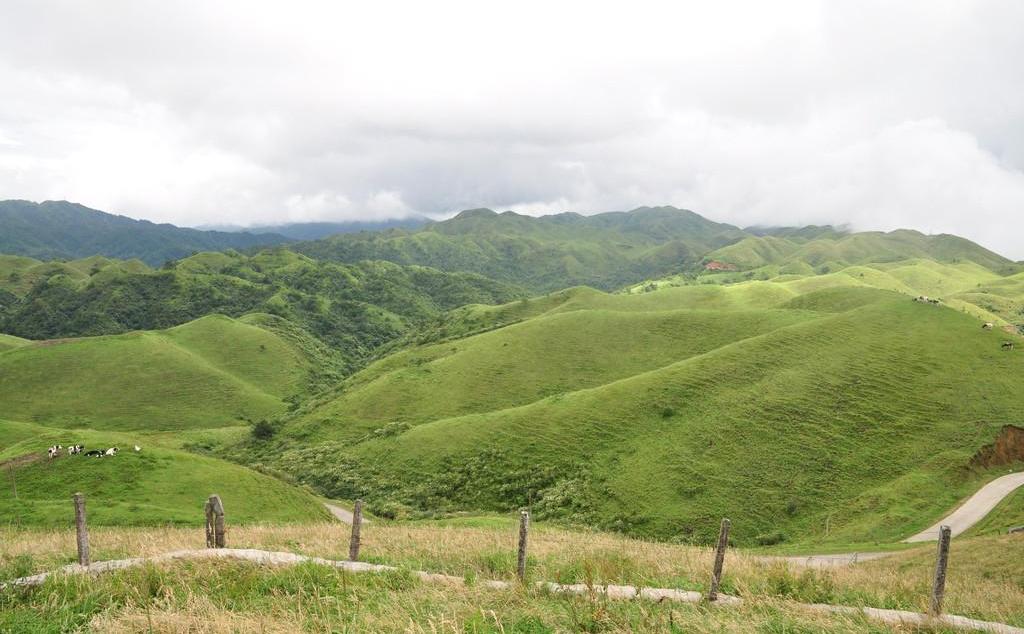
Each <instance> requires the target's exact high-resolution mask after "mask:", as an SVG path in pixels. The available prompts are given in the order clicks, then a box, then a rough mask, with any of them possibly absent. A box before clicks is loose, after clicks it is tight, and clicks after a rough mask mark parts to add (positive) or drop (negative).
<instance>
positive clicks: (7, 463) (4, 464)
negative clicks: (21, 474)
mask: <svg viewBox="0 0 1024 634" xmlns="http://www.w3.org/2000/svg"><path fill="white" fill-rule="evenodd" d="M42 459H43V453H42V452H39V453H27V454H23V455H21V456H17V457H14V458H8V459H7V460H2V461H0V469H14V468H17V467H24V466H25V465H28V464H32V463H33V462H38V461H40V460H42Z"/></svg>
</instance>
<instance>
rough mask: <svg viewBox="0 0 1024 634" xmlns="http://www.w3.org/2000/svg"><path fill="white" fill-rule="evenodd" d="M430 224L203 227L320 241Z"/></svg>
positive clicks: (365, 222)
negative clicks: (342, 234)
mask: <svg viewBox="0 0 1024 634" xmlns="http://www.w3.org/2000/svg"><path fill="white" fill-rule="evenodd" d="M428 222H430V219H429V218H425V217H423V216H413V217H411V218H389V219H387V220H352V221H348V222H289V223H286V224H274V225H257V226H253V227H240V226H236V225H203V226H200V227H197V229H202V230H204V231H231V232H240V231H247V232H249V233H273V234H277V235H280V236H284V237H286V238H291V239H293V240H319V239H321V238H326V237H328V236H333V235H336V234H339V233H358V232H360V231H383V230H385V229H418V228H419V227H422V226H423V225H425V224H427V223H428Z"/></svg>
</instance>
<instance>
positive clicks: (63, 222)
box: [0, 200, 290, 265]
mask: <svg viewBox="0 0 1024 634" xmlns="http://www.w3.org/2000/svg"><path fill="white" fill-rule="evenodd" d="M289 241H290V240H289V238H286V237H285V236H282V235H277V234H251V233H229V232H224V231H200V230H198V229H186V228H182V227H176V226H174V225H171V224H154V223H152V222H149V221H148V220H134V219H132V218H128V217H125V216H118V215H114V214H109V213H106V212H103V211H98V210H96V209H90V208H89V207H85V206H83V205H79V204H77V203H70V202H66V201H52V200H48V201H46V202H42V203H34V202H30V201H27V200H4V201H0V253H6V254H10V255H24V256H28V257H33V258H37V259H42V260H54V259H76V258H83V257H89V256H93V255H104V256H107V257H114V258H122V259H132V258H138V259H140V260H142V261H144V262H146V263H147V264H150V265H160V264H162V263H163V262H165V261H167V260H173V259H177V258H181V257H185V256H188V255H190V254H192V253H194V252H197V251H222V250H224V249H247V248H250V247H256V246H271V245H277V244H284V243H287V242H289Z"/></svg>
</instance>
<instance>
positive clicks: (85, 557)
mask: <svg viewBox="0 0 1024 634" xmlns="http://www.w3.org/2000/svg"><path fill="white" fill-rule="evenodd" d="M72 499H74V501H75V533H76V536H77V542H78V565H79V566H88V565H89V527H88V526H86V524H85V496H84V495H82V494H81V493H76V494H75V495H74V496H73V498H72Z"/></svg>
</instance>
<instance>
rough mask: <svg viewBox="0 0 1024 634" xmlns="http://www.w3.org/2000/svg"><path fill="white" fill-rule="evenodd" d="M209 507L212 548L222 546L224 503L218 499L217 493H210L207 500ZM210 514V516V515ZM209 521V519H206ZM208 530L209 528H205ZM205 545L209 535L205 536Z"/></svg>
mask: <svg viewBox="0 0 1024 634" xmlns="http://www.w3.org/2000/svg"><path fill="white" fill-rule="evenodd" d="M207 505H208V509H209V515H208V516H207V517H209V518H210V519H212V522H211V524H212V529H213V530H212V532H213V546H212V547H213V548H224V543H225V541H224V532H225V531H224V504H223V502H221V501H220V496H219V495H211V496H210V499H209V501H208V502H207ZM211 516H212V517H211ZM208 521H209V520H208ZM207 530H209V529H207ZM207 540H208V541H207V545H210V544H209V537H207Z"/></svg>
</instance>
